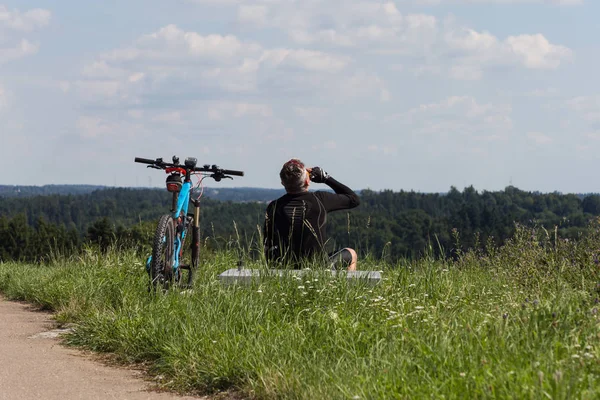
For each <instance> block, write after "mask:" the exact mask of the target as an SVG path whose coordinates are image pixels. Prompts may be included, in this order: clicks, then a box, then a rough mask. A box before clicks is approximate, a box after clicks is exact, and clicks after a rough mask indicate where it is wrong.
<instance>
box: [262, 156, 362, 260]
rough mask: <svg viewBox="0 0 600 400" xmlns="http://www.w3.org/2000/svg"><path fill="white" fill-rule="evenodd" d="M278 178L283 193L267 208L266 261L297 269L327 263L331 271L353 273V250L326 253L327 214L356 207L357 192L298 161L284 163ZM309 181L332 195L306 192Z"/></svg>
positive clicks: (354, 257) (265, 227)
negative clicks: (307, 263)
mask: <svg viewBox="0 0 600 400" xmlns="http://www.w3.org/2000/svg"><path fill="white" fill-rule="evenodd" d="M279 176H280V178H281V184H282V185H283V186H284V187H285V190H286V194H285V195H283V196H281V197H280V198H279V199H277V200H274V201H272V202H271V203H269V205H268V206H267V211H266V215H265V223H264V227H263V234H264V240H265V242H264V246H265V256H266V258H267V262H268V263H269V264H270V265H274V264H284V265H290V266H292V267H293V268H300V264H301V262H302V261H303V260H311V261H316V262H319V261H327V262H328V263H329V265H330V267H331V268H332V269H334V268H340V267H341V268H346V269H347V270H348V271H354V270H356V261H357V255H356V251H354V250H353V249H351V248H344V249H342V250H338V251H335V252H332V253H329V254H327V252H326V251H325V243H326V242H327V238H326V233H325V225H326V222H327V213H329V212H332V211H337V210H348V209H351V208H355V207H357V206H358V205H359V204H360V200H359V198H358V196H357V195H356V193H354V191H352V189H350V188H348V187H347V186H345V185H343V184H341V183H340V182H338V181H336V180H335V179H333V178H332V177H331V176H329V175H328V174H327V173H326V172H325V171H323V170H322V169H321V168H319V167H314V168H309V169H307V168H305V166H304V163H302V161H300V160H298V159H291V160H290V161H288V162H286V163H285V164H284V165H283V168H282V169H281V172H280V173H279ZM311 181H312V182H314V183H324V184H326V185H327V186H329V187H330V188H331V189H333V190H334V192H335V193H330V192H324V191H316V192H309V191H308V187H309V186H310V182H311Z"/></svg>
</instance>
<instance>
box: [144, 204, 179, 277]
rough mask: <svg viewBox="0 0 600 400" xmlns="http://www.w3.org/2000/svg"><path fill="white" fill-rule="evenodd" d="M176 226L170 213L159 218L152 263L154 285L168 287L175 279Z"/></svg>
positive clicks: (151, 270) (151, 273)
mask: <svg viewBox="0 0 600 400" xmlns="http://www.w3.org/2000/svg"><path fill="white" fill-rule="evenodd" d="M174 243H175V227H174V225H173V218H172V217H171V216H170V215H163V216H162V217H160V219H159V220H158V226H157V227H156V232H155V233H154V243H153V245H152V263H151V266H150V275H151V276H150V278H151V280H152V286H153V287H154V288H156V287H163V288H164V289H167V288H168V287H169V285H170V283H171V281H172V280H173V259H174V257H173V256H174V254H173V252H174Z"/></svg>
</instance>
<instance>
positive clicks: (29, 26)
mask: <svg viewBox="0 0 600 400" xmlns="http://www.w3.org/2000/svg"><path fill="white" fill-rule="evenodd" d="M51 15H52V14H51V13H50V11H48V10H43V9H39V8H37V9H33V10H29V11H25V12H21V11H19V10H9V9H8V8H6V6H3V5H0V65H2V64H5V63H7V62H9V61H14V60H17V59H20V58H23V57H26V56H29V55H32V54H35V53H37V52H38V49H39V45H38V44H35V43H32V42H30V41H29V40H28V39H26V38H23V37H19V36H20V35H22V34H26V33H28V32H31V31H33V30H36V29H38V28H43V27H44V26H46V25H48V23H49V22H50V18H51Z"/></svg>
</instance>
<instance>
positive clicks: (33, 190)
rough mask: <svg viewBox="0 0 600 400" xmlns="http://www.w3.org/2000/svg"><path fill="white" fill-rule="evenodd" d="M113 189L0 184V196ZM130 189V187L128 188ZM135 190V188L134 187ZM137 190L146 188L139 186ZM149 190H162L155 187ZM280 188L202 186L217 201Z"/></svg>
mask: <svg viewBox="0 0 600 400" xmlns="http://www.w3.org/2000/svg"><path fill="white" fill-rule="evenodd" d="M107 189H115V188H113V187H109V186H97V185H44V186H16V185H0V197H4V198H15V197H20V198H25V197H33V196H48V195H56V194H57V195H75V196H77V195H83V194H90V193H92V192H94V191H96V190H107ZM130 189H131V188H130ZM134 190H135V189H134ZM139 190H148V188H140V189H139ZM151 190H157V191H164V189H161V188H156V189H151ZM284 193H285V192H284V190H283V188H282V189H261V188H250V187H242V188H204V196H205V197H209V198H211V199H214V200H219V201H232V202H236V203H238V202H267V201H270V200H273V199H276V198H277V197H279V196H281V195H282V194H284Z"/></svg>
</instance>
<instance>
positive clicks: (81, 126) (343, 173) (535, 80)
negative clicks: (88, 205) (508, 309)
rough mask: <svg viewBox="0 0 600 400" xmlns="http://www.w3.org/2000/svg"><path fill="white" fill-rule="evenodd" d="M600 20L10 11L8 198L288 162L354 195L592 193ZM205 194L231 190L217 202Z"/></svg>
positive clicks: (333, 3)
mask: <svg viewBox="0 0 600 400" xmlns="http://www.w3.org/2000/svg"><path fill="white" fill-rule="evenodd" d="M598 15H600V3H599V2H592V1H590V0H521V1H519V0H443V1H442V0H437V1H436V0H402V1H395V2H394V1H382V2H379V1H361V0H302V1H300V0H143V1H142V0H128V1H116V0H112V1H102V2H82V1H72V0H61V1H58V0H54V1H49V0H48V1H44V0H37V1H33V0H19V1H13V0H10V1H7V0H0V140H1V142H0V143H1V145H0V156H1V158H0V166H2V175H1V177H0V184H26V185H41V184H52V183H55V184H59V183H60V184H62V183H90V184H100V185H111V186H112V185H117V186H138V185H139V186H142V185H143V186H147V185H148V184H149V182H151V183H152V185H153V186H159V185H162V184H163V180H164V177H163V176H162V175H161V174H160V173H159V172H158V171H153V170H146V169H144V167H143V166H141V165H139V164H134V163H133V158H134V157H136V156H139V157H146V158H156V157H163V158H170V157H171V156H172V155H173V154H177V155H179V156H180V157H181V158H182V159H183V158H184V157H186V156H194V157H197V158H198V159H199V162H200V163H209V164H218V165H221V166H223V167H226V168H231V169H241V170H244V171H245V172H246V176H245V177H244V178H239V179H236V180H235V181H234V182H223V183H221V184H218V185H219V186H227V187H232V186H256V187H272V188H277V187H280V184H279V180H278V172H279V169H280V167H281V165H282V164H283V163H284V162H285V161H286V160H288V159H289V158H291V157H298V158H301V159H302V160H303V161H305V162H306V163H307V164H309V165H320V166H322V167H323V168H324V169H325V170H327V171H328V172H329V173H330V174H331V175H332V176H334V177H336V178H338V179H339V180H340V181H342V182H344V183H347V184H348V185H350V186H351V187H354V188H357V189H358V188H372V189H376V190H379V189H393V190H401V189H404V190H417V191H426V192H432V191H446V190H448V189H449V188H450V186H456V187H458V188H459V189H462V188H464V187H465V186H469V185H473V186H474V187H475V188H476V189H478V190H500V189H503V188H504V187H506V186H507V185H509V184H510V183H511V182H512V184H513V185H515V186H517V187H519V188H522V189H525V190H541V191H545V192H548V191H554V190H559V191H562V192H592V191H593V192H598V191H600V187H599V184H598V183H597V179H596V171H597V166H598V161H599V159H600V78H599V77H598V75H597V74H598V72H597V71H599V70H600V55H599V54H600V52H599V51H598V50H599V48H600V42H599V40H598V38H600V26H599V25H598V24H597V21H596V20H595V19H594V17H595V16H596V17H597V16H598ZM210 186H217V184H214V183H211V184H210Z"/></svg>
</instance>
